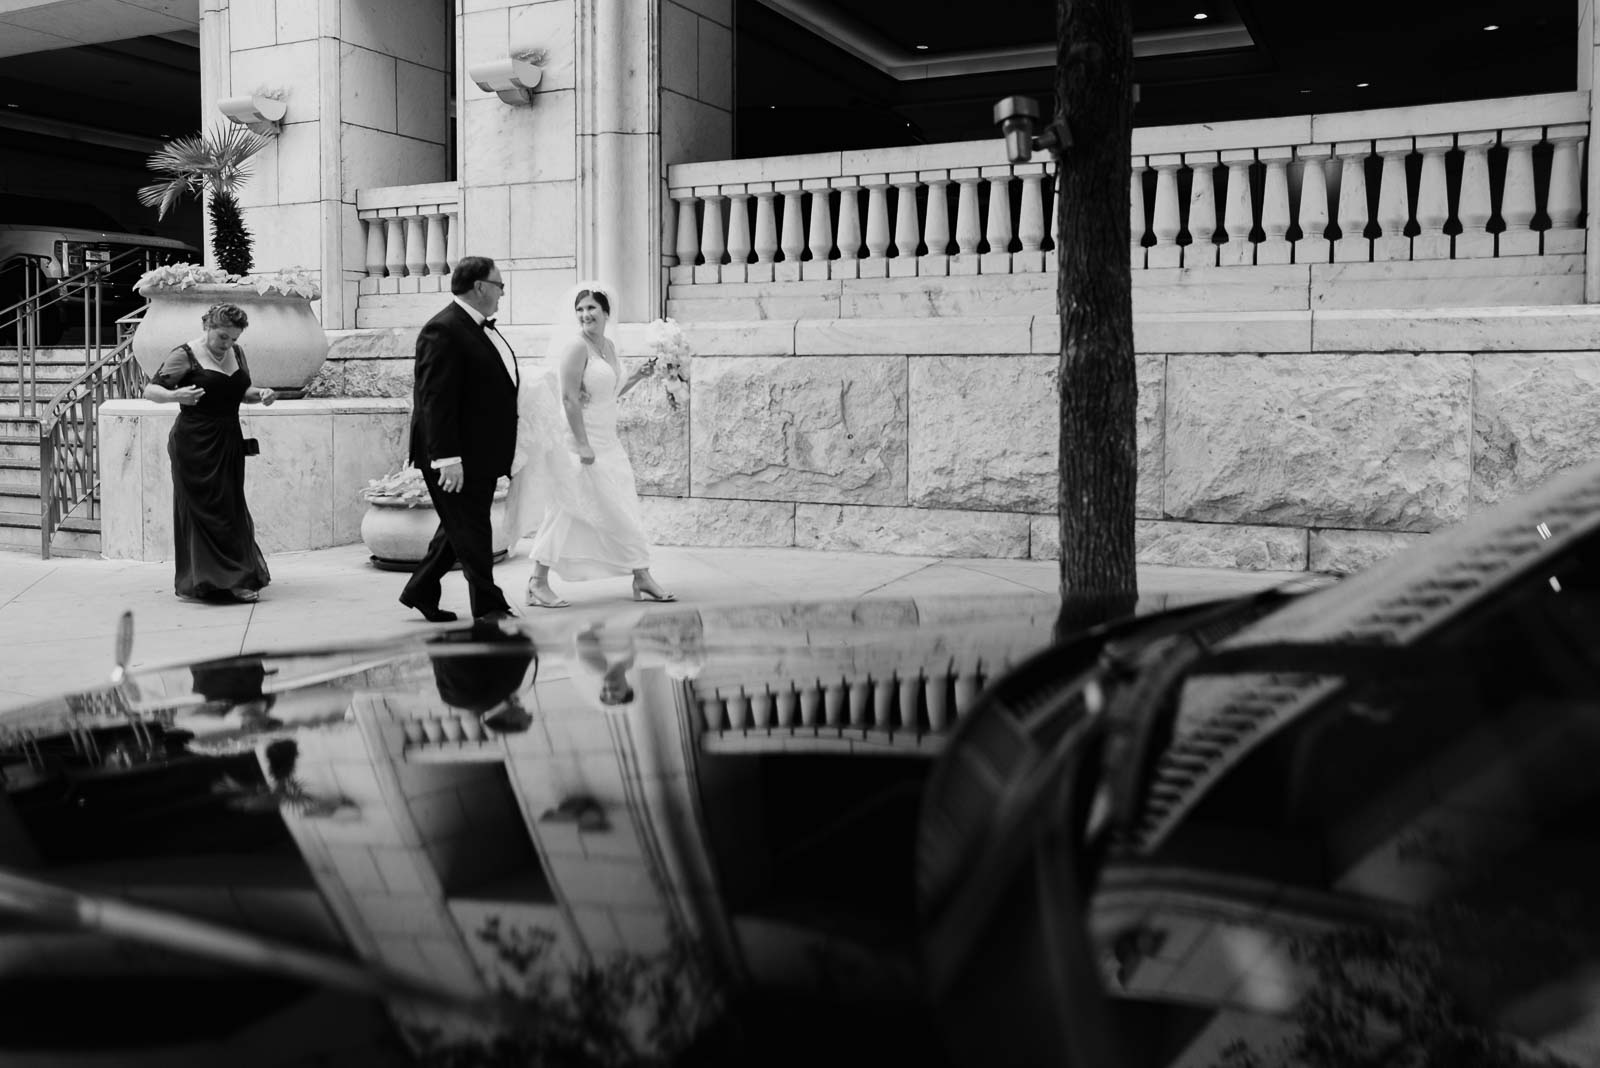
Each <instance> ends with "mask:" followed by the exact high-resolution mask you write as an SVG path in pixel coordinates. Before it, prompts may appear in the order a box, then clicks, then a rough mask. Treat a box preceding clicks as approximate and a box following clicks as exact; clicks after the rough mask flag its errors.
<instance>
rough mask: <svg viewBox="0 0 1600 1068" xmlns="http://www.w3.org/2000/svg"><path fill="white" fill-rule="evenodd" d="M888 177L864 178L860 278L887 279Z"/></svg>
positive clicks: (874, 176)
mask: <svg viewBox="0 0 1600 1068" xmlns="http://www.w3.org/2000/svg"><path fill="white" fill-rule="evenodd" d="M888 182H889V177H888V175H884V174H874V175H871V176H869V177H864V178H862V180H861V184H863V185H865V186H866V187H867V258H866V259H864V260H862V261H861V264H860V273H861V277H862V278H887V277H889V186H888Z"/></svg>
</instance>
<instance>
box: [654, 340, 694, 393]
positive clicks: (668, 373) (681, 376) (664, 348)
mask: <svg viewBox="0 0 1600 1068" xmlns="http://www.w3.org/2000/svg"><path fill="white" fill-rule="evenodd" d="M650 351H651V352H652V353H654V355H652V356H651V357H650V366H652V367H654V368H655V371H656V373H655V378H656V379H657V380H658V381H660V383H661V385H662V388H663V389H665V390H666V391H667V406H668V407H670V408H671V409H672V410H673V411H677V410H678V408H679V406H680V405H681V404H682V403H683V401H684V400H685V399H686V398H687V397H688V396H689V361H690V360H691V359H692V358H693V354H692V353H690V351H689V342H688V341H686V340H685V339H684V336H683V328H682V327H680V326H679V325H678V324H677V322H676V320H673V319H657V320H655V321H654V322H653V323H651V324H650Z"/></svg>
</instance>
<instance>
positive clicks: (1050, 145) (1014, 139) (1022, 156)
mask: <svg viewBox="0 0 1600 1068" xmlns="http://www.w3.org/2000/svg"><path fill="white" fill-rule="evenodd" d="M994 124H995V125H996V126H998V127H1000V136H1001V137H1003V138H1004V139H1005V142H1006V158H1007V159H1009V160H1010V161H1011V162H1012V163H1026V162H1028V161H1029V160H1030V159H1032V158H1033V154H1034V153H1035V152H1037V151H1040V150H1043V151H1046V152H1049V153H1050V154H1051V155H1053V156H1055V157H1056V158H1057V159H1060V158H1061V153H1062V151H1063V150H1065V149H1066V148H1068V147H1069V146H1070V145H1071V144H1072V132H1071V131H1070V130H1068V129H1067V122H1066V120H1065V119H1063V118H1061V117H1060V116H1057V117H1056V119H1055V121H1054V122H1052V123H1051V124H1050V125H1049V126H1046V127H1045V128H1044V132H1043V133H1042V134H1039V135H1037V136H1036V135H1035V134H1034V132H1033V131H1034V129H1035V127H1037V126H1038V125H1039V105H1038V103H1037V102H1035V101H1034V99H1033V98H1032V97H1029V96H1008V97H1006V98H1005V99H1004V100H1002V101H1000V102H999V103H997V104H995V106H994Z"/></svg>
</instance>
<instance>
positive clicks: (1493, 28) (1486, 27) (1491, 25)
mask: <svg viewBox="0 0 1600 1068" xmlns="http://www.w3.org/2000/svg"><path fill="white" fill-rule="evenodd" d="M1499 28H1500V27H1499V26H1496V25H1495V24H1494V23H1492V22H1491V23H1490V24H1489V25H1487V26H1485V27H1484V29H1486V30H1498V29H1499Z"/></svg>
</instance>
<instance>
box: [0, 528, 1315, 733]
mask: <svg viewBox="0 0 1600 1068" xmlns="http://www.w3.org/2000/svg"><path fill="white" fill-rule="evenodd" d="M268 565H269V566H270V567H271V569H272V579H273V581H272V585H271V586H269V587H268V588H267V589H266V590H264V591H263V592H262V595H261V600H260V601H259V602H258V603H256V604H254V605H210V604H199V603H193V602H189V601H184V600H180V599H179V598H177V597H176V596H174V595H173V592H172V565H171V564H170V563H135V562H128V561H110V560H78V559H65V560H40V559H38V558H37V557H32V556H28V555H26V554H23V553H8V552H0V709H4V708H7V707H11V706H14V705H18V704H22V703H24V702H26V701H30V700H33V699H35V698H39V697H49V696H55V695H58V694H61V693H64V692H68V691H72V690H77V689H81V688H83V687H84V686H86V685H91V684H94V683H97V682H100V681H102V680H104V679H105V678H106V677H107V674H108V673H109V671H110V669H111V665H112V662H113V656H114V640H115V635H116V627H117V620H118V618H119V617H120V615H121V614H122V612H123V611H124V610H125V609H132V611H133V615H134V653H133V656H134V659H133V666H134V667H149V666H153V665H163V664H171V663H174V662H184V661H191V660H198V659H203V658H207V657H217V656H229V655H233V654H237V653H240V652H247V651H248V652H267V651H274V650H285V649H302V648H307V647H310V646H316V645H318V644H324V643H337V642H341V641H345V642H349V641H370V640H377V639H385V638H391V637H393V638H400V637H406V636H413V635H417V634H422V633H426V632H427V631H428V630H429V629H432V627H431V625H430V624H428V623H425V622H423V620H422V617H421V616H420V615H418V614H417V613H416V612H412V611H409V610H407V609H406V608H405V607H404V606H402V605H401V604H400V603H399V602H398V601H397V600H396V599H395V598H396V597H397V596H398V595H399V593H400V588H401V587H402V586H403V585H404V584H405V575H403V574H400V573H397V572H390V571H380V570H378V569H376V568H374V567H372V566H371V564H370V563H369V562H368V554H367V549H366V547H365V546H363V545H361V544H354V545H344V546H339V547H337V548H332V549H319V550H315V551H310V552H294V553H280V554H277V555H275V556H273V557H271V558H270V559H269V560H268ZM532 567H533V565H532V563H531V562H530V561H529V560H528V559H527V558H526V557H525V556H523V557H518V558H516V559H513V560H507V561H506V562H504V563H502V564H500V565H499V566H498V567H497V568H496V569H495V570H496V575H497V577H498V579H499V582H500V587H501V589H503V590H504V591H505V592H506V596H507V597H508V598H510V599H511V600H512V602H513V604H516V605H518V606H519V610H520V611H522V612H523V614H524V615H525V616H527V617H529V618H530V619H534V618H536V619H539V620H541V621H547V620H549V619H550V618H551V617H553V616H566V615H570V616H571V617H572V618H573V620H574V622H576V620H577V619H578V618H581V617H583V616H586V615H597V614H608V613H610V612H612V611H617V610H621V609H624V608H626V607H629V605H630V604H631V602H630V600H629V596H630V582H629V579H627V578H626V577H624V578H615V579H604V580H601V581H597V582H586V583H572V582H565V583H564V582H561V581H560V579H559V578H557V579H555V580H554V585H555V588H556V590H557V591H558V592H559V593H560V594H561V595H562V596H564V597H566V598H567V599H568V600H570V601H571V602H572V608H569V609H562V610H560V611H557V612H552V611H547V610H543V609H537V608H527V609H522V608H520V605H521V601H522V590H523V587H524V585H525V584H526V582H527V579H528V575H529V573H530V572H531V570H532ZM652 571H653V572H654V573H655V575H656V577H657V578H658V579H659V580H660V581H661V583H662V585H664V586H666V587H667V588H668V589H670V590H672V591H673V592H675V593H676V594H677V595H678V598H679V600H680V602H682V603H684V604H687V605H695V604H712V603H720V604H726V603H755V602H764V601H816V600H829V599H845V600H855V599H859V598H863V597H919V596H931V595H950V594H975V595H993V594H1002V593H1006V592H1013V593H1020V592H1044V593H1054V592H1055V590H1056V588H1057V570H1056V564H1055V562H1054V561H1048V560H987V559H958V560H952V559H939V558H934V557H926V556H890V555H880V554H874V553H844V552H818V551H813V550H807V549H704V548H658V549H656V550H655V557H654V563H653V566H652ZM1308 577H1311V576H1308V575H1307V573H1306V572H1299V571H1297V572H1282V571H1276V572H1273V571H1228V570H1220V569H1209V568H1175V567H1141V568H1140V569H1139V588H1140V593H1141V594H1196V595H1198V594H1207V595H1209V594H1216V595H1227V594H1235V593H1246V592H1249V591H1251V590H1257V589H1262V588H1265V587H1268V586H1274V585H1278V584H1280V583H1283V582H1286V581H1294V580H1304V579H1307V578H1308ZM444 589H445V593H444V601H443V607H445V608H449V609H452V610H454V611H456V612H458V613H461V614H462V615H463V616H465V614H466V600H467V596H466V586H465V585H464V584H463V582H462V580H461V578H460V577H459V573H457V574H455V575H452V576H450V577H449V578H447V579H446V580H445V587H444ZM446 626H448V624H446Z"/></svg>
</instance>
